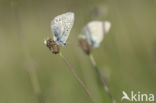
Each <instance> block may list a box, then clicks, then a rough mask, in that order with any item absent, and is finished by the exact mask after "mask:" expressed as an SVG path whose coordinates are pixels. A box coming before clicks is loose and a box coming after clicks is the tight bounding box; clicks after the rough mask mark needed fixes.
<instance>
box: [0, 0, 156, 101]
mask: <svg viewBox="0 0 156 103" xmlns="http://www.w3.org/2000/svg"><path fill="white" fill-rule="evenodd" d="M68 11H72V12H75V24H74V26H73V29H72V31H71V34H70V37H69V39H68V45H67V47H64V48H63V47H62V48H61V50H62V52H63V54H64V55H65V56H66V58H67V59H68V60H69V62H70V63H71V64H72V66H73V67H74V68H75V69H76V72H77V73H78V75H79V76H80V77H81V79H82V80H83V81H84V82H85V83H86V84H87V86H88V88H89V89H90V91H91V92H92V94H93V96H94V97H95V99H96V101H97V103H111V101H110V99H109V97H108V96H107V94H106V93H105V91H104V90H103V88H102V87H101V86H99V84H98V82H97V80H96V74H95V71H94V69H93V68H92V66H91V64H90V62H89V58H88V57H87V56H86V55H85V54H84V53H83V51H82V50H81V48H80V47H79V44H78V40H77V37H78V35H79V34H80V33H81V29H82V27H83V26H84V25H85V24H86V23H87V22H89V21H91V20H109V21H111V22H112V28H111V30H110V32H109V33H108V35H107V36H106V37H105V38H104V41H103V42H102V45H101V47H100V48H97V49H94V50H93V55H94V56H95V59H96V61H97V64H98V66H99V68H100V71H101V72H102V74H103V75H104V76H105V77H106V78H107V84H108V86H109V88H110V91H111V93H112V94H113V96H114V98H115V99H116V100H117V101H118V102H120V99H121V97H122V91H123V90H125V91H127V92H130V91H131V90H133V91H140V92H141V93H153V94H156V82H155V78H156V29H155V27H156V19H155V18H156V1H155V0H104V1H103V0H0V103H35V102H36V97H35V94H34V89H33V86H32V83H31V79H30V77H29V73H28V72H27V71H28V69H30V71H31V69H35V70H36V75H37V76H38V79H39V84H40V88H41V92H42V94H43V98H44V100H45V103H91V101H90V98H89V97H88V96H87V95H86V93H85V92H84V91H83V89H82V87H81V86H80V85H79V84H78V82H77V81H76V80H75V78H73V74H72V73H71V72H70V71H69V70H68V68H67V67H66V65H65V64H64V62H63V61H62V59H61V58H60V57H59V56H57V55H53V54H52V53H50V51H49V50H48V49H47V47H46V46H45V45H44V44H43V40H44V39H45V38H46V37H49V36H52V33H51V30H50V21H51V20H52V19H53V18H54V17H55V16H57V15H59V14H62V13H65V12H68ZM32 71H33V70H32ZM125 102H126V101H125Z"/></svg>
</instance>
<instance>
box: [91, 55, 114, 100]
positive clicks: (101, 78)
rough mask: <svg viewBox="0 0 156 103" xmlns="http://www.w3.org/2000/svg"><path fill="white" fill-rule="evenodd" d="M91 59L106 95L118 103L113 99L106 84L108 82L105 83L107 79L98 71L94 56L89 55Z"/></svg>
mask: <svg viewBox="0 0 156 103" xmlns="http://www.w3.org/2000/svg"><path fill="white" fill-rule="evenodd" d="M89 58H90V60H91V63H92V65H93V67H94V68H95V70H96V73H97V76H98V79H99V80H100V82H101V84H102V85H103V88H104V90H105V91H106V93H107V94H108V95H109V97H110V99H111V101H112V103H116V101H115V99H114V98H113V96H112V94H111V92H110V91H109V89H108V86H107V84H106V82H105V79H104V77H103V76H102V74H101V73H100V71H99V69H98V67H97V64H96V61H95V59H94V57H93V55H92V54H91V53H90V54H89Z"/></svg>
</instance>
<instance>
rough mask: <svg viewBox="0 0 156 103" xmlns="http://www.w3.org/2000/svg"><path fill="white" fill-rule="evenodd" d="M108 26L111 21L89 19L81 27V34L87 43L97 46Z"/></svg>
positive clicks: (108, 28)
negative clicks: (89, 20)
mask: <svg viewBox="0 0 156 103" xmlns="http://www.w3.org/2000/svg"><path fill="white" fill-rule="evenodd" d="M110 27H111V23H110V22H109V21H104V22H103V21H91V22H89V23H88V24H87V25H86V26H85V27H84V28H83V34H84V35H85V37H86V40H87V42H88V44H89V45H91V46H92V47H99V45H100V43H101V42H102V40H103V38H104V36H105V35H106V34H107V33H108V31H109V30H110Z"/></svg>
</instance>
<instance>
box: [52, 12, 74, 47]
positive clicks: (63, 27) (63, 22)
mask: <svg viewBox="0 0 156 103" xmlns="http://www.w3.org/2000/svg"><path fill="white" fill-rule="evenodd" d="M73 24H74V13H73V12H67V13H64V14H62V15H58V16H56V17H55V18H54V19H53V20H52V21H51V30H52V33H53V38H54V41H55V42H56V43H57V44H58V45H62V46H64V45H66V41H67V39H68V36H69V34H70V31H71V29H72V26H73Z"/></svg>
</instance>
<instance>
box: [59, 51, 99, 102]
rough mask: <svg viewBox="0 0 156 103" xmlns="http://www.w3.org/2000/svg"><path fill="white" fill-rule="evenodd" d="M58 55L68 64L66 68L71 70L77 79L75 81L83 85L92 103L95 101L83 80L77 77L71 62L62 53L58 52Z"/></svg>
mask: <svg viewBox="0 0 156 103" xmlns="http://www.w3.org/2000/svg"><path fill="white" fill-rule="evenodd" d="M60 57H62V59H63V60H64V62H65V64H66V65H67V66H68V68H69V69H70V70H71V72H72V73H73V75H74V77H75V78H76V79H77V81H78V82H79V83H80V85H81V86H82V87H83V89H84V90H85V92H86V93H87V94H88V96H89V97H90V99H91V100H92V102H93V103H96V101H95V99H94V98H93V96H92V95H91V93H90V91H89V89H88V88H87V86H86V85H85V84H84V82H83V81H82V80H81V79H80V78H79V76H78V75H77V73H76V72H75V70H74V68H73V67H72V66H71V64H70V63H69V62H68V60H67V59H66V58H65V57H64V56H63V55H62V53H60Z"/></svg>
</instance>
